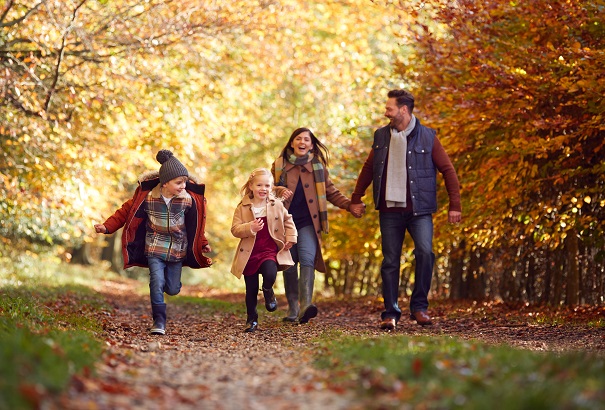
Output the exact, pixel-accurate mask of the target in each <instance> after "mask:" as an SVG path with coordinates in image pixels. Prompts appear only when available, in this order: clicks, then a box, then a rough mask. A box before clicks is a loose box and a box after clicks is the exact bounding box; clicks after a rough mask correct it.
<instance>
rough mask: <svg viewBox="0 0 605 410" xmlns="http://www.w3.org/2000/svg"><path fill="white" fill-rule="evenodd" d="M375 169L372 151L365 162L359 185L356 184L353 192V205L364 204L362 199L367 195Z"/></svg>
mask: <svg viewBox="0 0 605 410" xmlns="http://www.w3.org/2000/svg"><path fill="white" fill-rule="evenodd" d="M373 169H374V149H373V148H372V150H371V151H370V154H369V155H368V158H367V159H366V162H364V164H363V166H362V167H361V172H360V173H359V176H358V177H357V183H356V184H355V189H354V190H353V195H351V204H362V203H363V202H362V200H361V198H362V197H363V196H364V195H365V194H366V189H368V187H369V186H370V184H371V183H372V179H373V177H374V176H373V175H372V173H373Z"/></svg>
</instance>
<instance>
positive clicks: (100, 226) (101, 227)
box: [95, 224, 107, 233]
mask: <svg viewBox="0 0 605 410" xmlns="http://www.w3.org/2000/svg"><path fill="white" fill-rule="evenodd" d="M95 232H96V233H107V228H106V227H105V225H103V224H95Z"/></svg>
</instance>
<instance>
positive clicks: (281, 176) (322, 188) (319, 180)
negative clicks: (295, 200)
mask: <svg viewBox="0 0 605 410" xmlns="http://www.w3.org/2000/svg"><path fill="white" fill-rule="evenodd" d="M286 155H287V156H288V162H289V163H290V164H293V165H306V164H307V163H308V162H309V161H311V165H312V166H313V179H314V180H315V191H316V192H317V204H318V206H319V222H320V223H321V230H322V231H323V232H324V233H328V201H327V198H326V179H325V172H324V166H323V164H322V163H321V161H320V160H319V159H317V158H315V155H313V153H312V152H308V153H307V155H305V156H303V157H297V156H296V155H294V151H293V150H292V148H288V149H287V150H286ZM285 166H286V163H285V161H284V158H283V157H279V158H277V160H276V161H275V175H274V179H275V185H277V186H285V187H287V186H288V183H287V173H286V172H284V168H285Z"/></svg>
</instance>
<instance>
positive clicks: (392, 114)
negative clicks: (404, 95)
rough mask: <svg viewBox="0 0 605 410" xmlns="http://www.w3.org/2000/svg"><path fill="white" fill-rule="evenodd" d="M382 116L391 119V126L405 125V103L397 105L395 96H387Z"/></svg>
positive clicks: (399, 126)
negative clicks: (400, 105)
mask: <svg viewBox="0 0 605 410" xmlns="http://www.w3.org/2000/svg"><path fill="white" fill-rule="evenodd" d="M384 116H385V117H387V118H388V119H389V120H391V127H393V128H397V129H399V128H401V127H402V126H403V125H407V120H408V118H407V117H408V115H407V107H406V106H405V105H404V106H402V107H398V106H397V99H395V98H389V99H388V100H387V104H386V110H385V113H384ZM400 131H401V130H400Z"/></svg>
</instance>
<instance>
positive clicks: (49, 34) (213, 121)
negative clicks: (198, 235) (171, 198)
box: [0, 0, 605, 305]
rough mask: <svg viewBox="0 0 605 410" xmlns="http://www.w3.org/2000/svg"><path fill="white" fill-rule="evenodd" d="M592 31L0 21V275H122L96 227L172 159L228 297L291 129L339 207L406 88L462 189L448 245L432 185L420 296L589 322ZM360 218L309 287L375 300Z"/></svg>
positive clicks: (440, 20) (200, 6)
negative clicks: (203, 202)
mask: <svg viewBox="0 0 605 410" xmlns="http://www.w3.org/2000/svg"><path fill="white" fill-rule="evenodd" d="M604 14H605V3H604V2H603V1H601V0H599V1H591V2H589V1H573V0H567V1H562V0H555V1H546V0H535V1H531V2H521V1H504V0H499V1H474V0H459V1H441V0H427V1H379V0H376V1H370V0H343V1H332V0H323V1H313V0H304V1H302V0H282V1H272V0H256V1H254V0H249V1H235V0H230V1H218V0H217V1H198V0H195V1H193V0H179V1H170V0H112V1H108V0H77V1H74V0H33V1H27V0H22V1H19V0H0V29H1V31H0V104H1V105H0V143H1V155H0V252H1V254H2V260H3V263H7V262H8V263H10V261H16V260H18V259H19V258H20V257H22V256H23V255H29V256H35V255H37V254H42V253H45V252H53V253H55V254H57V255H60V256H61V258H62V259H63V260H65V261H69V262H72V263H98V260H99V259H107V260H110V261H111V263H112V265H113V266H114V267H115V268H116V269H119V265H120V264H121V262H120V261H119V260H117V258H116V255H115V249H117V246H116V244H115V243H114V242H115V241H114V239H115V238H111V237H110V238H108V239H109V241H106V240H105V239H106V238H102V237H99V236H97V235H95V234H94V230H93V228H92V225H93V223H96V222H101V221H103V220H104V219H105V218H107V217H108V216H109V215H111V213H112V212H113V211H114V210H115V209H116V208H117V207H118V206H119V205H120V204H121V203H122V202H123V201H125V200H126V199H128V198H129V196H130V195H131V194H132V192H133V191H134V189H135V187H136V181H137V177H138V175H139V174H141V173H143V172H144V171H146V170H149V169H157V168H158V166H159V164H158V163H157V162H156V161H155V159H154V158H155V153H156V152H157V151H158V150H159V149H162V148H169V149H171V150H173V151H174V153H175V155H176V156H177V157H178V158H179V159H180V160H181V161H182V162H183V163H184V164H185V166H187V168H188V169H189V170H190V172H192V173H194V174H196V175H198V176H199V177H200V179H201V180H202V181H203V182H205V183H206V193H207V198H208V205H209V210H208V224H207V237H208V238H209V240H210V241H211V245H212V246H213V254H212V255H211V256H212V257H213V258H214V260H215V261H216V266H215V267H213V268H211V270H214V271H218V272H219V273H220V274H221V275H222V277H223V278H225V281H227V280H228V279H227V278H228V277H229V276H230V275H229V274H228V266H229V263H230V260H231V257H232V252H233V249H234V246H235V240H234V238H232V237H231V235H230V232H229V227H230V223H231V218H232V212H233V209H234V208H235V206H236V205H237V202H238V201H239V197H238V190H239V187H240V186H241V185H242V184H243V183H244V181H245V178H246V176H247V175H248V173H249V172H250V171H251V170H252V169H253V168H255V167H257V166H262V165H264V166H269V165H270V164H271V162H272V161H273V160H274V158H275V157H276V156H277V155H278V154H279V152H280V150H281V149H282V148H283V146H284V145H285V143H286V141H287V138H288V137H289V135H290V134H291V132H292V130H294V129H295V128H297V127H299V126H306V127H310V128H312V129H313V130H314V132H315V133H316V135H318V136H319V138H320V139H321V140H322V141H323V142H324V143H326V145H327V146H328V147H329V148H330V151H331V162H330V171H331V176H332V179H333V181H334V183H335V184H336V186H337V187H338V188H339V189H340V190H341V191H342V192H343V193H345V195H347V196H349V195H350V194H351V192H352V189H353V186H354V184H355V179H356V177H357V175H358V172H359V170H360V168H361V165H362V163H363V161H364V160H365V158H366V156H367V153H368V151H369V148H370V145H371V141H372V134H373V131H374V130H375V129H376V128H377V127H379V126H382V125H384V124H386V119H385V118H384V117H383V112H384V103H385V101H386V92H387V91H388V90H389V89H392V88H400V87H403V88H406V89H408V90H410V91H411V92H413V93H414V95H415V96H416V101H417V103H416V109H415V113H416V115H417V116H418V117H419V118H420V119H421V120H422V121H423V123H425V124H426V125H429V126H431V127H433V128H436V129H437V130H438V135H439V137H440V139H441V141H442V143H443V145H444V146H445V148H446V150H447V151H448V153H449V155H450V157H451V158H452V161H453V162H454V164H455V166H456V169H457V171H458V176H459V178H460V182H461V189H462V200H463V223H462V224H460V225H456V226H454V225H449V224H447V194H446V192H445V190H444V188H443V184H442V181H441V179H440V180H439V182H440V184H441V187H440V192H439V199H440V202H441V207H440V211H439V212H438V213H437V214H436V215H435V253H436V254H437V256H438V260H437V266H436V269H435V276H434V282H433V294H434V295H436V296H438V297H449V298H453V299H461V298H468V299H474V300H496V299H501V300H505V301H514V302H529V303H548V304H555V305H556V304H563V303H564V304H568V305H577V304H603V303H604V299H603V298H604V295H605V258H604V257H605V252H604V249H605V246H604V229H605V189H604V183H605V176H604V175H605V172H604V171H605V162H604V161H603V157H604V152H603V147H604V144H605V142H604V138H603V137H604V136H605V122H604V121H603V120H604V118H603V116H604V113H605V101H604V98H603V95H605V72H604V69H603V67H605V53H604V46H605V27H604V26H603V21H605V18H604V17H605V16H604ZM365 202H366V204H367V205H368V212H367V214H366V216H364V217H363V218H362V219H355V218H353V217H352V216H351V215H350V214H348V213H346V212H344V211H340V210H336V209H333V208H332V210H331V211H330V223H331V231H330V234H329V235H327V236H325V237H324V245H323V246H324V249H325V253H324V256H325V257H326V258H327V259H328V262H329V267H330V269H329V272H328V274H327V275H325V277H324V278H323V281H324V285H325V288H326V289H328V290H330V291H332V292H334V293H335V294H338V295H352V294H361V295H366V294H378V293H379V289H380V274H379V266H380V261H381V259H382V258H381V254H380V234H379V229H378V221H377V213H376V212H375V211H373V205H372V203H371V195H366V197H365ZM406 243H407V244H408V245H410V246H407V247H406V248H405V250H406V252H407V253H406V255H404V262H405V263H404V264H403V270H404V275H402V277H403V280H402V284H401V287H402V290H403V291H409V289H410V286H411V284H412V283H413V266H412V264H413V257H411V256H412V255H411V241H409V240H408V241H407V242H406ZM208 271H209V270H203V271H200V272H199V273H198V274H200V275H204V274H206V273H207V272H208Z"/></svg>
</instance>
